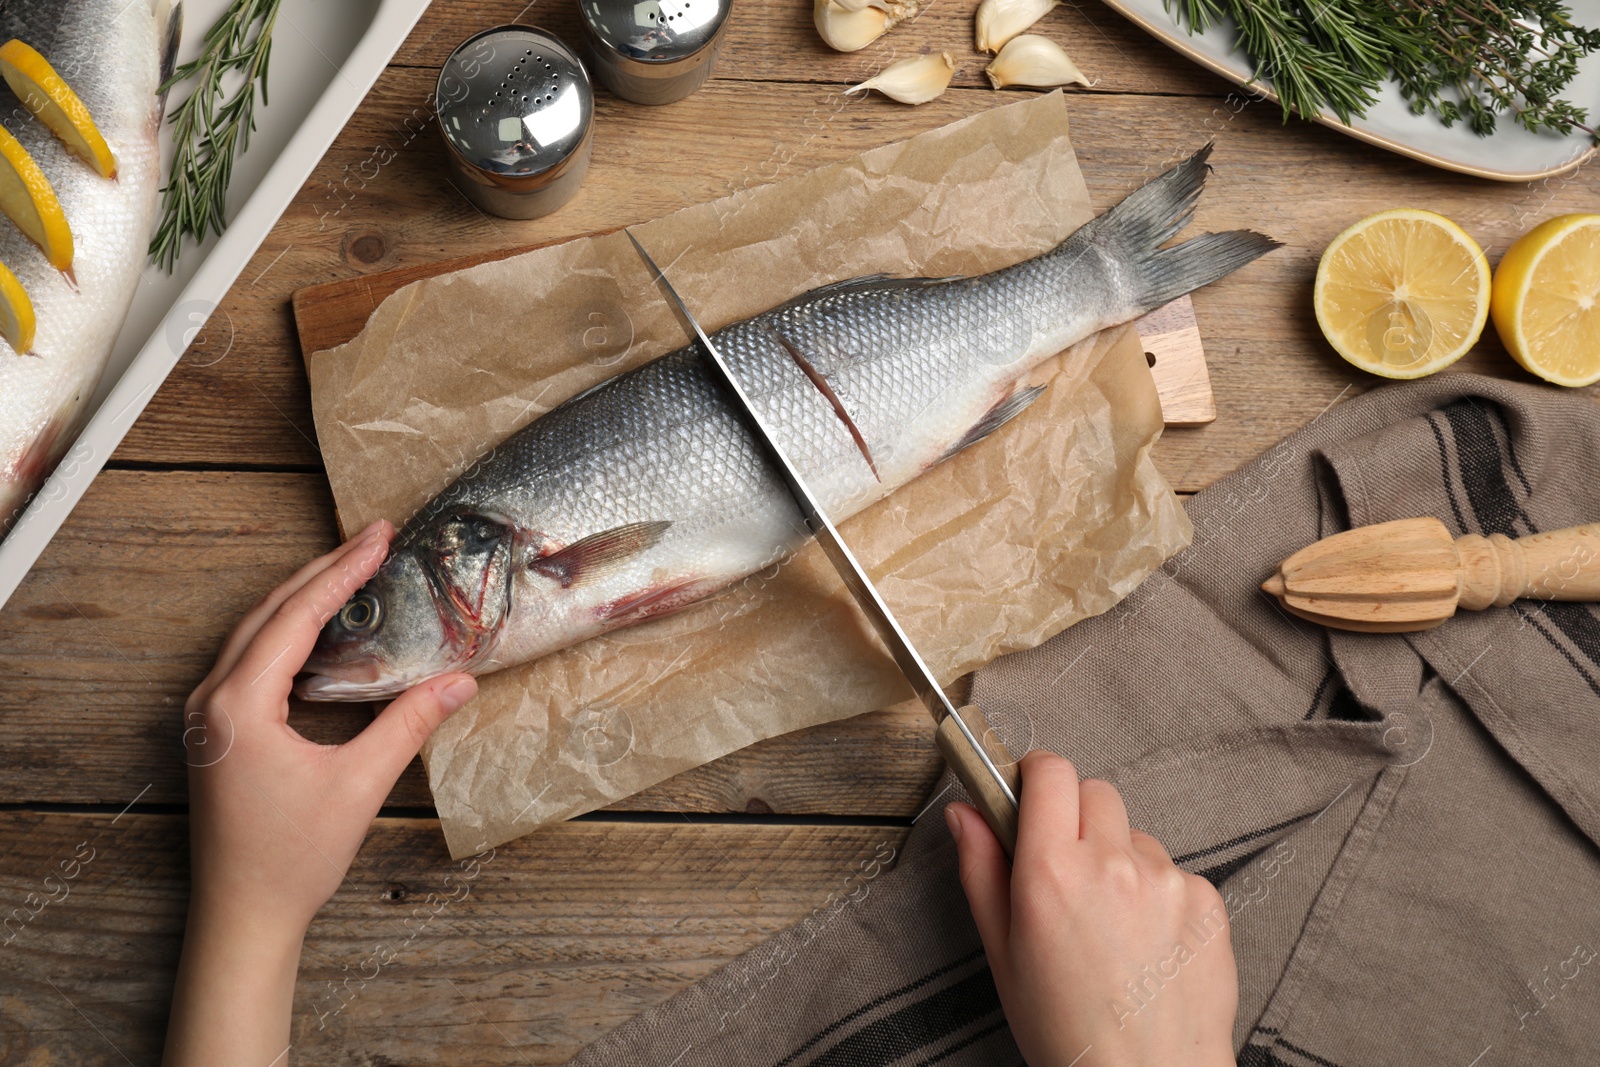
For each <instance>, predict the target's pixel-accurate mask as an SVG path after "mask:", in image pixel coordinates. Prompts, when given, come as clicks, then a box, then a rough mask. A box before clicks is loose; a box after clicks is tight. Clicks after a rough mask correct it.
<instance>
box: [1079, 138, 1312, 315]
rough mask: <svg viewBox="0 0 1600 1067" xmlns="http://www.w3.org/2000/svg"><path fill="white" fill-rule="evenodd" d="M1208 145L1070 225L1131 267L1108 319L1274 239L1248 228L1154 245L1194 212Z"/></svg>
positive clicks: (1171, 294)
mask: <svg viewBox="0 0 1600 1067" xmlns="http://www.w3.org/2000/svg"><path fill="white" fill-rule="evenodd" d="M1211 149H1212V145H1211V144H1207V145H1206V146H1205V147H1203V148H1201V149H1200V151H1198V152H1196V153H1195V154H1194V155H1192V156H1190V157H1189V158H1188V159H1186V160H1184V161H1183V162H1182V163H1179V164H1178V165H1177V166H1176V167H1173V168H1172V169H1171V170H1169V171H1167V172H1166V173H1164V174H1162V175H1161V176H1160V177H1159V178H1155V179H1154V180H1152V181H1149V182H1147V183H1145V184H1144V185H1142V186H1140V187H1139V188H1138V189H1136V190H1134V191H1133V192H1132V193H1130V194H1129V195H1128V197H1127V198H1126V199H1124V200H1123V201H1122V203H1120V204H1118V205H1117V206H1116V207H1114V208H1112V209H1111V210H1110V211H1107V212H1106V213H1105V214H1103V215H1101V216H1100V217H1099V218H1097V219H1095V220H1094V221H1093V222H1091V223H1089V224H1088V225H1086V226H1084V227H1083V229H1082V230H1080V231H1078V232H1079V233H1081V234H1083V237H1084V240H1085V241H1086V243H1088V244H1090V245H1093V246H1097V247H1098V248H1099V249H1100V250H1101V251H1102V253H1104V254H1106V255H1109V256H1110V257H1112V259H1113V260H1114V261H1116V262H1118V263H1122V264H1126V265H1127V266H1128V267H1130V268H1131V279H1130V280H1129V281H1127V282H1126V283H1125V286H1124V292H1122V293H1121V294H1119V296H1121V297H1124V298H1126V299H1127V301H1128V304H1129V306H1128V307H1127V308H1125V309H1123V314H1121V315H1118V316H1116V318H1115V321H1118V322H1121V321H1126V320H1127V319H1129V318H1135V317H1137V316H1139V315H1143V314H1145V313H1146V312H1148V311H1153V310H1155V309H1156V308H1158V307H1160V306H1161V305H1163V304H1166V303H1169V302H1170V301H1173V300H1176V299H1177V298H1178V297H1180V296H1182V295H1183V294H1184V293H1188V292H1193V291H1194V290H1196V289H1199V288H1200V287H1202V286H1205V285H1210V284H1211V283H1212V282H1214V281H1216V280H1217V279H1218V278H1222V277H1224V276H1226V275H1228V274H1231V273H1233V272H1234V271H1236V270H1238V269H1239V268H1240V267H1242V266H1244V265H1245V264H1246V263H1249V262H1250V261H1251V260H1253V259H1255V258H1257V257H1258V256H1261V255H1264V254H1266V253H1267V252H1270V251H1272V250H1273V249H1274V248H1279V247H1281V246H1282V242H1281V241H1275V240H1273V239H1272V238H1271V237H1268V236H1266V235H1264V234H1259V233H1255V232H1254V231H1251V230H1228V231H1226V232H1224V233H1207V234H1201V235H1200V236H1199V237H1193V238H1190V239H1189V240H1187V241H1184V242H1183V243H1182V244H1177V245H1173V246H1172V247H1171V248H1162V247H1161V246H1162V245H1163V244H1165V243H1166V242H1167V241H1169V240H1171V239H1172V238H1173V237H1175V236H1176V235H1177V234H1178V232H1179V231H1181V230H1182V229H1183V228H1184V227H1185V226H1187V225H1189V221H1190V220H1191V219H1192V218H1193V217H1194V205H1195V201H1196V200H1198V199H1199V198H1200V190H1201V189H1202V188H1203V187H1204V186H1205V181H1206V174H1207V173H1209V171H1210V169H1211V168H1210V167H1209V166H1208V165H1207V163H1206V160H1207V159H1208V158H1209V157H1210V155H1211ZM1074 236H1076V235H1074ZM1072 243H1074V242H1073V241H1071V240H1070V239H1069V241H1068V244H1072ZM1063 247H1064V248H1065V246H1063ZM1081 250H1082V249H1081V247H1080V249H1079V251H1081Z"/></svg>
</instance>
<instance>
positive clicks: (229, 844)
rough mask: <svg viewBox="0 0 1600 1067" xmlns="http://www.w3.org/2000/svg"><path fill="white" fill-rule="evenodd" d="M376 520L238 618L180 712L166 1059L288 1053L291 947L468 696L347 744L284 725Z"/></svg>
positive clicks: (428, 704)
mask: <svg viewBox="0 0 1600 1067" xmlns="http://www.w3.org/2000/svg"><path fill="white" fill-rule="evenodd" d="M393 534H394V530H393V528H392V527H391V526H389V524H388V523H382V522H380V523H374V524H373V525H372V526H370V527H368V528H367V529H366V530H364V531H363V532H362V533H361V534H360V535H359V536H358V537H357V538H356V539H355V540H354V541H351V542H350V543H349V544H346V545H344V546H343V547H342V548H339V549H337V550H336V551H334V552H331V553H329V554H328V555H326V556H323V557H322V558H321V559H319V560H316V561H314V562H312V563H310V564H307V565H306V566H305V567H302V568H301V569H300V570H299V571H298V572H296V573H295V575H294V576H293V577H291V578H290V579H289V580H288V581H287V582H285V583H284V584H283V585H281V586H279V587H278V588H277V589H275V590H274V591H273V592H272V593H271V594H269V595H268V596H267V598H266V599H265V600H263V601H262V602H261V603H260V604H258V605H256V607H255V608H254V609H252V610H251V611H250V613H249V614H247V615H246V616H245V617H244V619H243V621H241V622H240V623H239V625H238V627H237V628H236V629H235V630H234V632H233V634H232V636H231V637H229V638H228V640H227V642H226V643H225V644H224V645H223V647H222V652H221V654H220V655H219V656H218V657H217V663H216V666H215V667H213V668H212V670H211V673H210V674H209V675H207V676H206V679H205V681H203V682H201V683H200V686H199V688H198V689H196V690H195V691H194V694H193V695H192V696H191V697H190V698H189V701H188V704H187V705H186V706H185V709H184V727H185V729H184V746H185V749H186V751H187V756H188V762H189V840H190V868H191V875H190V877H191V893H190V899H189V922H188V929H187V933H186V935H185V939H184V951H183V960H182V963H181V964H180V966H179V971H178V982H177V988H176V989H175V991H174V994H173V1005H172V1020H171V1023H170V1025H169V1027H168V1033H167V1060H166V1062H167V1063H169V1064H200V1063H247V1062H248V1063H261V1064H267V1063H271V1062H273V1058H274V1057H276V1056H279V1055H281V1054H282V1053H283V1051H284V1050H285V1049H286V1048H287V1045H288V1034H289V1008H290V1005H291V1003H292V1001H293V997H294V976H295V971H296V969H297V968H298V965H299V958H300V943H301V940H302V938H303V937H304V936H305V931H306V927H307V926H308V925H309V924H310V922H311V918H312V916H314V915H315V914H316V912H317V909H318V908H320V907H322V905H323V904H325V903H326V902H327V900H328V898H329V897H331V896H332V895H333V893H334V891H335V890H336V889H338V887H339V883H340V882H341V881H343V880H344V877H345V872H346V871H347V870H348V869H349V867H350V862H351V860H353V859H354V858H355V854H356V850H357V849H359V848H360V847H361V841H362V839H363V838H364V837H365V836H366V833H367V827H368V826H369V825H370V824H371V823H372V820H373V818H374V817H375V816H376V815H377V813H378V808H379V807H380V806H381V805H382V804H383V801H384V798H385V797H387V796H388V794H389V790H390V789H391V788H392V787H393V786H394V782H395V779H397V778H398V777H399V776H400V772H401V771H403V770H404V769H405V767H406V765H407V764H408V763H410V762H411V759H412V758H413V757H414V756H415V755H416V754H417V751H418V749H420V748H421V747H422V742H423V741H425V740H426V739H427V738H428V736H429V735H430V734H431V733H433V731H434V729H435V728H436V727H438V725H439V724H440V723H441V722H443V721H444V719H445V718H446V717H447V716H448V715H449V714H450V713H451V712H453V711H455V710H456V709H457V708H459V707H460V706H461V705H462V704H465V703H466V702H467V701H468V700H469V699H471V697H472V695H473V694H474V693H475V692H477V683H476V682H474V681H473V680H472V678H471V677H470V676H468V675H465V674H448V675H443V676H441V677H438V678H434V679H431V680H429V681H427V682H424V683H422V684H421V685H418V686H416V687H415V688H413V689H411V690H410V691H408V692H407V693H405V694H404V695H403V696H401V697H400V698H399V699H397V700H395V701H394V702H393V703H391V704H389V706H388V707H386V708H384V709H383V711H382V712H381V713H380V714H379V715H378V716H377V718H375V719H374V720H373V721H372V723H371V724H370V725H368V726H367V728H366V729H364V730H363V731H362V732H361V733H360V734H358V735H357V736H356V737H355V738H353V739H351V740H350V741H347V742H346V743H345V744H342V745H319V744H315V743H313V742H310V741H307V740H306V739H305V738H303V737H301V736H300V735H299V734H298V733H296V732H295V731H294V729H293V728H292V727H290V726H289V721H288V720H289V690H290V687H291V686H292V685H293V683H294V677H295V675H296V674H297V673H298V672H299V671H300V668H301V667H302V666H303V665H304V664H305V661H306V657H307V656H309V655H310V654H311V649H312V646H313V645H314V644H315V643H316V640H317V634H318V633H319V632H320V631H321V629H322V626H323V624H324V623H325V622H327V621H328V619H329V618H331V617H332V616H333V614H334V612H336V611H338V610H339V608H340V607H342V606H343V605H344V603H345V601H346V600H348V599H349V598H350V596H351V594H352V593H354V592H355V591H356V590H357V589H359V588H360V587H361V586H362V585H363V584H365V582H366V581H367V579H368V578H370V577H372V575H373V573H374V572H375V571H376V570H377V569H378V565H379V564H380V563H382V562H383V558H384V555H385V554H386V553H387V551H388V545H389V539H390V538H391V537H392V536H393Z"/></svg>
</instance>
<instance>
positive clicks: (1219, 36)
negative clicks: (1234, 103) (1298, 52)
mask: <svg viewBox="0 0 1600 1067" xmlns="http://www.w3.org/2000/svg"><path fill="white" fill-rule="evenodd" d="M1105 3H1106V6H1107V7H1109V8H1111V9H1112V10H1113V11H1116V12H1118V13H1119V14H1121V15H1123V16H1124V17H1126V18H1127V19H1129V20H1130V21H1131V22H1133V24H1134V25H1136V26H1138V27H1139V28H1140V29H1143V30H1144V31H1145V32H1147V33H1149V34H1151V35H1152V36H1154V37H1155V38H1156V39H1158V40H1159V41H1161V43H1162V44H1165V45H1167V46H1168V47H1169V48H1173V49H1175V50H1176V51H1178V52H1180V53H1182V54H1183V55H1185V56H1188V57H1189V58H1190V59H1192V60H1194V61H1195V62H1196V63H1199V64H1200V65H1201V66H1203V67H1206V68H1207V69H1209V70H1212V71H1214V72H1216V73H1217V74H1220V75H1222V76H1223V77H1224V78H1227V79H1228V80H1229V81H1231V82H1234V83H1235V84H1237V85H1243V86H1249V92H1250V93H1251V94H1253V95H1259V96H1262V97H1265V98H1266V99H1267V100H1269V101H1271V106H1273V107H1276V106H1277V99H1278V98H1277V96H1276V95H1274V94H1273V93H1272V92H1271V91H1270V90H1269V89H1264V88H1261V87H1259V86H1252V85H1250V74H1251V70H1252V69H1253V67H1252V65H1251V63H1250V60H1249V59H1248V58H1247V57H1246V56H1245V54H1244V53H1243V52H1241V51H1239V50H1238V49H1236V48H1235V47H1234V39H1235V28H1234V25H1233V23H1232V22H1227V23H1223V24H1220V25H1216V26H1212V27H1211V28H1210V29H1208V30H1207V31H1206V32H1205V33H1201V34H1194V35H1193V36H1191V35H1190V33H1189V31H1188V28H1187V26H1186V25H1180V24H1179V23H1178V21H1177V17H1176V16H1175V15H1174V14H1172V13H1169V12H1168V11H1167V7H1166V2H1165V0H1105ZM1567 7H1568V8H1569V9H1570V10H1571V12H1572V15H1573V21H1574V22H1576V23H1577V24H1579V25H1581V26H1590V27H1592V26H1600V0H1568V4H1567ZM1563 95H1564V96H1565V97H1566V98H1567V99H1569V100H1572V101H1574V102H1576V103H1577V104H1579V105H1580V106H1583V107H1587V108H1588V109H1589V122H1590V125H1593V124H1594V123H1595V122H1596V121H1600V52H1596V53H1592V54H1590V55H1589V56H1586V57H1585V58H1584V59H1583V61H1582V62H1581V63H1579V65H1578V76H1577V77H1576V78H1574V79H1573V80H1572V83H1571V84H1570V85H1569V86H1568V87H1567V91H1566V92H1565V93H1564V94H1563ZM1289 121H1290V122H1294V121H1297V120H1295V119H1290V120H1289ZM1317 121H1318V122H1320V123H1322V124H1323V125H1325V126H1329V127H1332V128H1333V129H1336V130H1338V131H1340V132H1341V133H1347V134H1349V135H1350V136H1352V137H1357V138H1360V139H1361V140H1363V141H1368V142H1371V143H1372V144H1375V145H1378V146H1380V147H1382V148H1387V149H1389V150H1390V151H1393V152H1399V153H1400V154H1401V155H1406V156H1410V157H1411V158H1412V159H1420V160H1422V162H1424V163H1431V164H1433V165H1434V166H1436V167H1444V168H1445V169H1447V170H1455V171H1460V172H1461V173H1463V174H1473V175H1476V176H1478V177H1480V178H1493V179H1495V180H1497V181H1515V182H1531V181H1537V180H1539V179H1541V178H1550V177H1554V176H1556V175H1558V174H1564V173H1566V172H1567V171H1570V170H1572V169H1573V168H1574V167H1577V166H1578V165H1579V164H1581V163H1582V162H1584V160H1586V159H1588V158H1589V157H1590V156H1591V155H1593V154H1594V152H1595V147H1594V145H1593V143H1592V142H1591V140H1590V138H1589V135H1588V134H1586V133H1583V132H1582V131H1579V132H1578V133H1576V134H1572V135H1568V136H1560V135H1557V134H1553V133H1529V132H1528V131H1527V130H1525V129H1523V128H1522V127H1521V126H1518V125H1517V124H1516V123H1514V122H1513V121H1512V120H1511V119H1510V118H1508V117H1506V116H1504V115H1502V116H1500V120H1499V122H1498V123H1497V124H1496V126H1495V132H1494V133H1493V134H1492V135H1490V136H1488V137H1479V136H1478V135H1477V134H1475V133H1473V132H1472V131H1471V130H1469V129H1468V128H1467V127H1466V125H1465V124H1464V123H1461V122H1458V123H1456V124H1455V125H1454V126H1451V127H1448V128H1447V127H1446V126H1445V125H1444V124H1443V123H1441V122H1440V121H1439V120H1438V119H1437V118H1435V117H1434V116H1433V115H1431V114H1429V115H1413V114H1412V113H1411V110H1410V107H1409V105H1407V103H1406V101H1405V99H1404V98H1403V97H1402V96H1401V95H1400V90H1399V88H1398V87H1396V86H1395V85H1394V84H1393V83H1392V82H1391V83H1388V84H1386V85H1385V86H1384V87H1383V89H1382V91H1381V92H1380V93H1379V96H1378V100H1377V102H1376V103H1375V104H1374V105H1373V106H1372V107H1371V108H1369V109H1368V110H1367V114H1366V115H1365V116H1363V117H1361V118H1357V119H1355V120H1354V121H1353V122H1351V124H1350V125H1348V126H1347V125H1345V124H1344V123H1343V122H1340V121H1339V119H1338V118H1337V117H1336V116H1334V115H1333V114H1331V113H1327V112H1324V113H1323V114H1320V115H1318V116H1317Z"/></svg>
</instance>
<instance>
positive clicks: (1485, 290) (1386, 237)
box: [1312, 208, 1489, 378]
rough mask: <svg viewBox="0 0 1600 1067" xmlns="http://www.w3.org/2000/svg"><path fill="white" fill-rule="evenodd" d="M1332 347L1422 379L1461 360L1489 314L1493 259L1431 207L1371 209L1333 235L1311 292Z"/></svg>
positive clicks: (1388, 373)
mask: <svg viewBox="0 0 1600 1067" xmlns="http://www.w3.org/2000/svg"><path fill="white" fill-rule="evenodd" d="M1312 302H1313V304H1314V305H1315V307H1316V312H1317V324H1318V325H1319V326H1321V327H1322V334H1323V336H1324V337H1326V338H1327V339H1328V343H1329V344H1331V345H1333V347H1334V349H1335V350H1336V351H1337V352H1338V353H1339V355H1341V356H1343V357H1344V358H1345V359H1346V360H1348V361H1350V362H1351V363H1353V364H1355V365H1356V366H1357V367H1360V368H1361V369H1362V370H1365V371H1371V372H1372V373H1373V374H1381V375H1383V376H1384V377H1385V378H1420V377H1422V376H1423V375H1425V374H1432V373H1433V372H1434V371H1437V370H1441V369H1443V368H1445V367H1448V366H1449V365H1450V364H1452V363H1454V362H1455V361H1456V360H1458V359H1460V358H1461V357H1462V355H1464V354H1465V353H1466V351H1467V349H1469V348H1471V347H1472V346H1473V344H1475V343H1476V342H1477V340H1478V336H1479V335H1480V334H1482V333H1483V326H1484V323H1485V322H1486V321H1487V319H1488V316H1489V260H1488V258H1487V257H1486V256H1485V255H1484V254H1483V249H1481V248H1479V247H1478V243H1477V242H1476V241H1474V240H1473V239H1472V238H1471V237H1469V236H1468V235H1467V234H1466V232H1465V231H1464V230H1462V229H1461V227H1459V226H1457V225H1456V224H1455V223H1453V222H1451V221H1450V220H1449V219H1447V218H1445V217H1444V216H1443V215H1438V214H1435V213H1434V212H1432V211H1422V210H1419V209H1417V208H1396V209H1394V210H1391V211H1380V212H1378V213H1377V214H1376V215H1369V216H1367V217H1366V218H1364V219H1362V220H1361V221H1360V222H1358V223H1356V224H1355V225H1354V226H1351V227H1350V228H1349V229H1348V230H1345V231H1344V232H1343V233H1341V234H1340V235H1339V236H1337V237H1335V238H1334V239H1333V241H1332V243H1330V244H1329V245H1328V247H1327V248H1326V249H1324V250H1323V253H1322V262H1320V263H1319V264H1317V284H1316V289H1315V290H1314V292H1313V295H1312Z"/></svg>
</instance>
